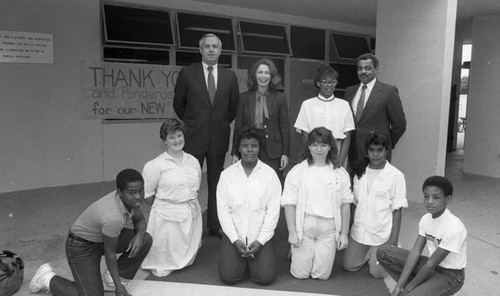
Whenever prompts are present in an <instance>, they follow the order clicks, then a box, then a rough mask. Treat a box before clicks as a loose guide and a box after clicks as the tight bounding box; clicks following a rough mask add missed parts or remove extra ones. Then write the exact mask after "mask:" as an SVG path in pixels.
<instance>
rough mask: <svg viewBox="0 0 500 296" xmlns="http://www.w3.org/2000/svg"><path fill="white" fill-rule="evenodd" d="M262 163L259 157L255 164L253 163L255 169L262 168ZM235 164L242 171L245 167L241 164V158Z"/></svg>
mask: <svg viewBox="0 0 500 296" xmlns="http://www.w3.org/2000/svg"><path fill="white" fill-rule="evenodd" d="M262 164H263V162H262V161H261V160H260V159H257V164H256V165H255V168H254V170H255V169H257V168H262ZM236 166H237V167H238V168H239V169H241V170H242V171H244V170H245V169H243V165H242V164H241V159H240V160H239V161H238V162H237V163H236Z"/></svg>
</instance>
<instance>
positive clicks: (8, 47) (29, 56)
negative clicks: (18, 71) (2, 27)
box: [0, 31, 54, 64]
mask: <svg viewBox="0 0 500 296" xmlns="http://www.w3.org/2000/svg"><path fill="white" fill-rule="evenodd" d="M0 63H37V64H53V63H54V36H53V35H52V34H50V33H33V32H17V31H0Z"/></svg>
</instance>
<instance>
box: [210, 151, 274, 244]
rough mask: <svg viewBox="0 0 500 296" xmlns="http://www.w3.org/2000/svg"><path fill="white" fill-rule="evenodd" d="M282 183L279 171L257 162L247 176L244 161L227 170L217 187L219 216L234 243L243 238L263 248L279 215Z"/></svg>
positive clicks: (246, 241)
mask: <svg viewBox="0 0 500 296" xmlns="http://www.w3.org/2000/svg"><path fill="white" fill-rule="evenodd" d="M280 198H281V183H280V180H279V178H278V176H277V175H276V172H275V171H274V170H273V169H272V168H271V167H270V166H268V165H267V164H265V163H263V162H261V161H260V160H258V161H257V165H256V166H255V168H254V169H253V171H252V173H251V174H250V176H247V175H246V173H245V170H244V169H243V166H242V165H241V160H240V161H238V162H237V163H235V164H233V165H231V166H229V167H228V168H227V169H225V170H224V171H223V172H222V173H221V175H220V179H219V184H218V185H217V215H218V216H219V221H220V224H221V227H222V231H223V232H224V233H225V234H226V235H227V237H228V238H229V240H230V241H231V243H234V242H235V241H236V240H238V239H240V240H242V241H243V242H245V243H248V244H251V243H252V242H253V241H255V240H257V241H259V243H261V244H262V245H264V244H265V243H267V242H268V241H269V240H270V239H271V238H272V237H273V235H274V229H275V228H276V225H277V224H278V219H279V215H280Z"/></svg>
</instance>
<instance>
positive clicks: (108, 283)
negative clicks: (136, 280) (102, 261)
mask: <svg viewBox="0 0 500 296" xmlns="http://www.w3.org/2000/svg"><path fill="white" fill-rule="evenodd" d="M101 278H102V284H103V287H104V291H107V292H114V291H115V290H116V287H115V282H113V278H112V277H111V274H110V273H109V270H108V269H107V268H106V270H105V271H104V272H103V273H102V275H101ZM120 280H121V282H122V285H124V286H126V285H127V283H126V282H125V281H124V279H122V278H120Z"/></svg>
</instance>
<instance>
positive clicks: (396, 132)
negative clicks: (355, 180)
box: [344, 53, 406, 169]
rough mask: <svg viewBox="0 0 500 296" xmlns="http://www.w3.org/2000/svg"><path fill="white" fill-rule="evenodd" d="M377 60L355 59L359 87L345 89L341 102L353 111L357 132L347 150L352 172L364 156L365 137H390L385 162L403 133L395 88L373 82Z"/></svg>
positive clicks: (402, 115)
mask: <svg viewBox="0 0 500 296" xmlns="http://www.w3.org/2000/svg"><path fill="white" fill-rule="evenodd" d="M378 66H379V61H378V58H377V57H376V56H375V55H373V54H371V53H366V54H363V55H361V56H359V57H358V79H359V81H360V82H361V83H360V84H357V85H354V86H351V87H348V88H347V89H346V91H345V95H344V99H345V100H346V101H347V102H349V104H350V105H351V107H352V110H353V112H354V117H355V120H354V121H355V124H356V130H355V131H354V135H353V137H352V138H353V140H352V141H351V146H350V148H349V164H350V168H351V169H352V168H353V166H355V165H356V164H357V163H358V161H360V160H361V159H363V158H364V157H365V156H366V149H365V144H364V141H365V138H366V136H368V134H369V133H370V132H372V131H379V132H384V133H386V134H387V135H389V137H390V148H389V151H388V153H387V160H389V161H390V160H391V150H392V149H394V147H395V146H396V143H397V142H398V140H399V139H400V138H401V136H402V135H403V133H404V132H405V130H406V118H405V113H404V111H403V105H402V104H401V99H400V97H399V93H398V89H397V88H396V87H395V86H393V85H390V84H385V83H382V82H380V81H378V80H377V79H376V76H377V72H378Z"/></svg>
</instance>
